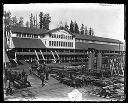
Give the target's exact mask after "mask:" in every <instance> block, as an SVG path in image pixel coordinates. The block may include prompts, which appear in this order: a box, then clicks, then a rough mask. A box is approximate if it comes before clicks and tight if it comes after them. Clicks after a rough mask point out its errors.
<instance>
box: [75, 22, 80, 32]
mask: <svg viewBox="0 0 128 103" xmlns="http://www.w3.org/2000/svg"><path fill="white" fill-rule="evenodd" d="M74 27H75V30H74V32H75V33H77V34H79V27H78V25H77V23H76V21H75V23H74Z"/></svg>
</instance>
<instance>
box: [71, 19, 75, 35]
mask: <svg viewBox="0 0 128 103" xmlns="http://www.w3.org/2000/svg"><path fill="white" fill-rule="evenodd" d="M73 27H74V25H73V22H72V20H71V23H70V32H71V33H73V32H74V31H73Z"/></svg>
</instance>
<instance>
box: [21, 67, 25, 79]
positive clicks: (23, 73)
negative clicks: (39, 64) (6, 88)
mask: <svg viewBox="0 0 128 103" xmlns="http://www.w3.org/2000/svg"><path fill="white" fill-rule="evenodd" d="M24 76H25V71H24V69H23V71H22V79H24Z"/></svg>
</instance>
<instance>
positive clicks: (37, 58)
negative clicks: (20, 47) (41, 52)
mask: <svg viewBox="0 0 128 103" xmlns="http://www.w3.org/2000/svg"><path fill="white" fill-rule="evenodd" d="M35 53H36V57H37V62H38V64H39V61H38V60H39V57H38V54H37V52H36V50H35Z"/></svg>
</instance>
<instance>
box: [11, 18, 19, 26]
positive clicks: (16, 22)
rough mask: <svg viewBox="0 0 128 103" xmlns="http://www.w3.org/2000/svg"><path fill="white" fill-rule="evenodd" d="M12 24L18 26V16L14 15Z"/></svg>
mask: <svg viewBox="0 0 128 103" xmlns="http://www.w3.org/2000/svg"><path fill="white" fill-rule="evenodd" d="M11 25H13V26H18V20H17V18H16V16H15V17H12V24H11Z"/></svg>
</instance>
